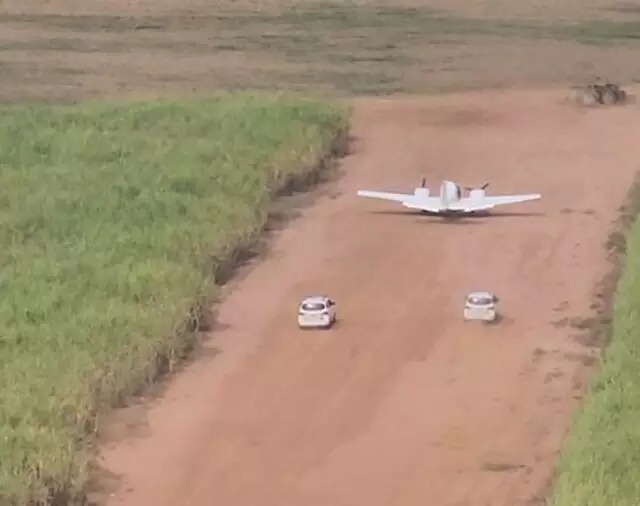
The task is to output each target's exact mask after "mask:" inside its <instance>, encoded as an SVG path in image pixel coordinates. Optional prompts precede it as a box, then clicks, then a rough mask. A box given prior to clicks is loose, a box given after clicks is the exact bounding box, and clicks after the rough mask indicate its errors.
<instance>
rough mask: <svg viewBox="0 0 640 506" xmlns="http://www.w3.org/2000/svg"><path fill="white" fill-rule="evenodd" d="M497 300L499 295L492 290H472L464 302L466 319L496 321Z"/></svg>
mask: <svg viewBox="0 0 640 506" xmlns="http://www.w3.org/2000/svg"><path fill="white" fill-rule="evenodd" d="M497 302H498V297H496V295H495V294H493V293H491V292H471V293H470V294H468V295H467V298H466V299H465V302H464V319H465V320H482V321H486V322H493V321H495V319H496V317H497V310H496V304H497Z"/></svg>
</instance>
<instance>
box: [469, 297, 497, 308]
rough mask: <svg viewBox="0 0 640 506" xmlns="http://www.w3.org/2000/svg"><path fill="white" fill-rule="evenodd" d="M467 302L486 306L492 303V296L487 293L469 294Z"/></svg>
mask: <svg viewBox="0 0 640 506" xmlns="http://www.w3.org/2000/svg"><path fill="white" fill-rule="evenodd" d="M467 302H469V304H472V305H474V306H488V305H490V304H493V298H492V297H489V296H487V295H470V296H469V297H468V298H467Z"/></svg>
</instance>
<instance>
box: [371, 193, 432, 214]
mask: <svg viewBox="0 0 640 506" xmlns="http://www.w3.org/2000/svg"><path fill="white" fill-rule="evenodd" d="M358 195H359V196H360V197H369V198H374V199H382V200H390V201H393V202H400V203H401V204H402V205H403V206H405V207H408V208H409V209H418V210H421V211H429V212H433V213H436V212H438V211H440V210H441V208H440V199H439V198H438V197H423V196H416V195H414V194H411V193H393V192H383V191H374V190H358Z"/></svg>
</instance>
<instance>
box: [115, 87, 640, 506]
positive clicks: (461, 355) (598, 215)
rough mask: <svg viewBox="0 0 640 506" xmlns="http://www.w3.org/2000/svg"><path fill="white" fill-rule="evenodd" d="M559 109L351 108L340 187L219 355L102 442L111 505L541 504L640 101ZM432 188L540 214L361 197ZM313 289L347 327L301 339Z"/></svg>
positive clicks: (519, 98) (505, 103) (523, 104)
mask: <svg viewBox="0 0 640 506" xmlns="http://www.w3.org/2000/svg"><path fill="white" fill-rule="evenodd" d="M564 95H565V93H564V92H563V91H559V92H554V91H548V92H547V91H545V92H529V91H524V92H523V91H518V92H515V91H514V92H509V93H505V92H490V93H487V92H485V93H480V92H477V93H467V94H464V95H455V96H454V95H450V96H443V97H431V98H424V99H416V98H412V99H394V100H385V99H380V100H362V101H360V102H357V103H356V114H355V118H354V134H355V135H356V136H357V137H358V141H357V144H356V146H355V147H356V153H355V154H353V155H351V156H350V157H348V158H347V159H346V160H345V161H344V170H345V176H344V177H343V178H342V179H341V180H340V181H339V182H338V183H337V190H339V192H340V194H339V195H338V196H337V197H335V198H330V197H328V196H327V197H323V198H322V199H321V201H320V202H319V203H318V204H317V205H316V206H314V207H312V208H310V209H307V210H306V211H305V213H304V216H303V217H302V218H300V219H299V220H297V221H296V222H295V223H294V224H293V225H292V226H291V227H290V228H288V229H287V230H285V231H284V232H283V233H282V234H281V235H280V237H279V238H278V239H277V241H276V243H275V246H274V247H273V250H272V251H273V252H272V254H271V255H270V256H269V258H267V259H266V260H265V261H263V262H262V263H261V264H259V265H258V266H257V267H256V268H255V269H253V270H252V271H251V272H250V273H249V275H248V276H247V277H246V278H244V279H243V280H242V281H241V282H239V283H238V284H237V286H236V288H235V290H234V291H233V292H232V293H231V294H230V296H229V297H228V299H227V300H226V302H225V303H224V304H223V305H222V306H221V309H220V321H221V324H222V326H223V327H224V328H221V329H220V330H218V331H216V335H215V338H214V339H213V340H212V341H211V343H210V344H209V345H207V346H208V347H209V349H210V350H211V351H212V352H213V351H214V350H219V351H221V353H220V354H218V355H217V356H215V357H213V356H211V357H208V358H206V357H205V358H202V359H201V360H199V361H197V362H196V363H194V364H193V365H191V366H190V367H189V368H188V369H187V370H186V371H185V372H183V373H181V374H180V375H179V376H178V377H177V378H176V379H175V380H174V381H173V382H172V383H171V385H170V387H169V388H168V390H167V392H166V394H165V396H164V398H163V399H162V400H161V401H160V402H157V403H154V405H153V406H152V407H151V409H150V410H149V411H148V412H147V414H146V415H145V416H148V426H146V427H142V428H138V429H136V430H133V429H132V430H133V435H132V436H130V437H128V438H126V439H121V440H120V441H116V442H113V441H112V442H111V443H109V444H108V445H107V447H106V448H105V451H104V464H105V466H106V468H107V469H109V470H110V471H111V472H113V473H115V474H117V475H121V477H122V484H121V487H120V488H119V489H118V490H117V491H115V493H114V495H113V496H112V497H111V498H110V500H109V501H108V503H109V504H110V505H114V506H115V505H128V506H143V505H149V506H151V505H153V506H175V505H178V504H180V505H181V506H188V505H193V506H196V505H198V506H201V505H204V504H207V505H209V504H219V505H223V506H258V505H260V506H288V505H296V506H356V505H366V506H390V505H397V506H414V505H415V506H424V505H426V504H428V505H433V506H449V505H451V506H453V505H465V506H489V505H491V506H517V505H525V504H534V502H535V500H536V497H539V494H540V493H542V492H544V488H545V485H546V483H547V480H548V479H549V478H550V476H551V474H552V472H553V464H554V461H555V454H556V451H557V450H558V448H559V444H560V441H561V438H562V435H563V433H564V431H565V429H566V427H567V424H568V423H569V419H570V412H571V410H572V408H573V407H574V406H575V402H576V398H577V397H578V396H579V395H578V393H579V385H580V381H579V378H580V376H581V371H583V369H584V368H585V367H586V364H588V363H589V362H590V361H591V358H590V356H591V355H592V354H593V350H592V349H590V348H588V347H585V346H584V344H581V342H580V339H578V337H577V335H578V334H580V332H581V331H580V330H577V329H575V328H572V327H571V325H563V319H564V321H566V319H571V318H580V317H583V318H584V317H589V316H593V314H594V312H595V309H593V308H590V306H591V304H592V302H593V300H594V299H593V297H594V290H595V289H596V285H597V284H598V282H599V281H600V280H601V279H602V278H603V276H605V274H606V273H607V271H608V270H609V269H610V266H609V265H608V263H607V261H606V252H605V249H604V243H605V241H606V239H607V234H608V232H609V231H611V227H612V223H613V221H614V219H615V218H616V216H617V209H618V207H619V205H620V203H621V201H622V200H623V198H624V196H625V194H626V191H627V189H628V187H629V185H630V184H631V182H632V179H633V174H634V171H635V169H636V166H637V164H638V162H637V156H635V154H634V153H635V152H637V150H636V146H637V136H636V135H634V134H633V132H632V131H631V129H628V128H627V127H628V125H629V124H630V122H632V121H633V118H634V117H635V115H637V108H636V106H634V105H631V106H627V107H614V108H610V109H594V110H588V111H587V110H583V109H578V108H575V107H572V106H570V105H567V104H564V103H562V100H563V97H564ZM423 175H425V176H426V177H427V179H428V183H429V184H430V185H431V187H432V188H437V185H438V184H439V182H440V178H442V177H450V178H453V179H455V180H458V181H460V182H461V183H464V184H467V185H480V184H482V183H484V182H485V181H489V182H491V185H490V186H489V189H488V191H490V192H495V193H512V192H513V193H521V192H525V193H528V192H541V193H542V194H543V199H542V200H541V201H539V202H533V203H526V204H521V205H515V206H508V207H507V206H505V207H504V208H503V210H498V211H496V212H495V213H494V215H493V216H492V217H486V218H482V217H481V218H473V219H463V220H458V221H451V222H447V221H443V220H441V219H438V218H432V217H424V216H421V215H416V214H410V213H404V212H402V211H400V208H399V207H398V206H395V205H393V203H384V202H376V201H373V200H366V199H361V198H358V197H356V196H355V191H356V190H357V189H358V188H363V187H367V188H384V189H397V190H399V191H402V190H407V191H411V189H412V188H413V187H414V186H416V185H417V184H418V183H419V181H420V178H421V177H422V176H423ZM476 288H480V289H484V288H487V289H490V290H495V291H496V292H497V293H498V294H499V296H500V297H501V299H502V300H501V310H502V311H503V313H504V320H503V321H502V322H501V323H500V324H499V325H497V326H494V327H485V326H483V325H474V324H465V323H464V322H463V321H462V318H461V316H462V300H463V297H464V295H465V293H466V292H467V291H469V290H471V289H476ZM317 291H321V292H327V293H329V294H331V296H332V297H334V298H335V299H336V301H337V302H338V311H339V317H340V319H341V321H340V323H339V325H338V327H336V328H335V329H334V330H333V331H331V332H325V333H323V332H319V333H314V332H301V331H299V330H298V329H297V328H296V325H295V316H296V313H295V310H296V304H297V302H298V299H299V297H300V296H301V295H302V294H305V293H308V292H317ZM212 355H213V353H212ZM136 409H138V408H136ZM131 413H133V415H132V414H131ZM131 413H130V414H129V416H130V418H131V419H135V417H136V416H143V415H141V414H136V411H135V410H132V411H131ZM124 416H125V415H124V414H123V417H124Z"/></svg>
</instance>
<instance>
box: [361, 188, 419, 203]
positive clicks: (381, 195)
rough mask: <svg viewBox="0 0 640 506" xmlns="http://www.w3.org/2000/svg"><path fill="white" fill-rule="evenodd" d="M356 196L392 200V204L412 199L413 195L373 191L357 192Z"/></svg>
mask: <svg viewBox="0 0 640 506" xmlns="http://www.w3.org/2000/svg"><path fill="white" fill-rule="evenodd" d="M358 195H359V196H360V197H369V198H372V199H382V200H392V201H394V202H405V201H407V200H409V199H411V198H413V195H411V194H410V193H393V192H379V191H373V190H358Z"/></svg>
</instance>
